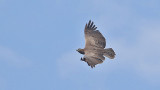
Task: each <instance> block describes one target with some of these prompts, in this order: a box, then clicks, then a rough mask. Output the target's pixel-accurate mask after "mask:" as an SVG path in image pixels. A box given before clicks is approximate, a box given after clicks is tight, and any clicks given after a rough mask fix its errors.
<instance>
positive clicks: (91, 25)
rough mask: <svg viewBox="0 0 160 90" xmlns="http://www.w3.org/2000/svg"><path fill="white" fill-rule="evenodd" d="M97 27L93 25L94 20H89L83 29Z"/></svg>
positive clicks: (94, 28)
mask: <svg viewBox="0 0 160 90" xmlns="http://www.w3.org/2000/svg"><path fill="white" fill-rule="evenodd" d="M96 29H97V27H96V26H95V25H94V22H92V21H91V20H89V22H88V24H87V23H86V26H85V30H96Z"/></svg>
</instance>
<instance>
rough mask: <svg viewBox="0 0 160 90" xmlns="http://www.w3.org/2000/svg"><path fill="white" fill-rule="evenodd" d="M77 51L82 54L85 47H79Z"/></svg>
mask: <svg viewBox="0 0 160 90" xmlns="http://www.w3.org/2000/svg"><path fill="white" fill-rule="evenodd" d="M76 51H78V52H79V53H80V54H84V49H80V48H79V49H77V50H76Z"/></svg>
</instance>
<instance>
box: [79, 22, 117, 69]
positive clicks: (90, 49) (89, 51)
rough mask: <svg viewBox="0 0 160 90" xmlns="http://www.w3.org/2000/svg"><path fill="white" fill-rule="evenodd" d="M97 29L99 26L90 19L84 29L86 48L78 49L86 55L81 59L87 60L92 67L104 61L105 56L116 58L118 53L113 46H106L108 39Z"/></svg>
mask: <svg viewBox="0 0 160 90" xmlns="http://www.w3.org/2000/svg"><path fill="white" fill-rule="evenodd" d="M96 29H97V27H96V26H95V25H94V23H93V22H92V21H91V20H90V21H89V22H88V24H86V26H85V29H84V34H85V48H84V49H80V48H79V49H78V50H77V51H78V52H79V53H80V54H83V55H84V57H83V58H81V60H82V61H85V62H87V64H88V65H89V66H91V68H93V67H95V65H96V64H100V63H103V61H104V60H105V57H104V56H106V57H108V58H110V59H114V57H115V55H116V54H115V52H114V50H113V49H112V48H105V46H106V40H105V38H104V36H103V35H102V34H101V33H100V32H99V31H98V30H96Z"/></svg>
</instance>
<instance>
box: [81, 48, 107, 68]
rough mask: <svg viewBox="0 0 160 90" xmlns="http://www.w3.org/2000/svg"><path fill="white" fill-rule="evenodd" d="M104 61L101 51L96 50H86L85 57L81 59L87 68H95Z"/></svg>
mask: <svg viewBox="0 0 160 90" xmlns="http://www.w3.org/2000/svg"><path fill="white" fill-rule="evenodd" d="M104 60H105V57H104V56H103V54H102V53H101V51H98V50H86V51H85V55H84V57H83V59H82V61H85V62H87V64H88V65H89V66H91V67H92V68H93V67H95V65H96V64H100V63H103V61H104Z"/></svg>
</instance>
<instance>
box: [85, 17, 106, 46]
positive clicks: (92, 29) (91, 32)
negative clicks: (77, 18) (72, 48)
mask: <svg viewBox="0 0 160 90" xmlns="http://www.w3.org/2000/svg"><path fill="white" fill-rule="evenodd" d="M96 29H97V27H96V26H95V25H94V22H93V21H91V20H89V22H88V24H86V26H85V30H84V33H85V38H86V39H87V37H94V40H95V41H96V43H95V44H96V46H99V47H102V48H105V46H106V40H105V38H104V36H103V35H102V34H101V33H100V32H99V30H96ZM88 42H89V41H88Z"/></svg>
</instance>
